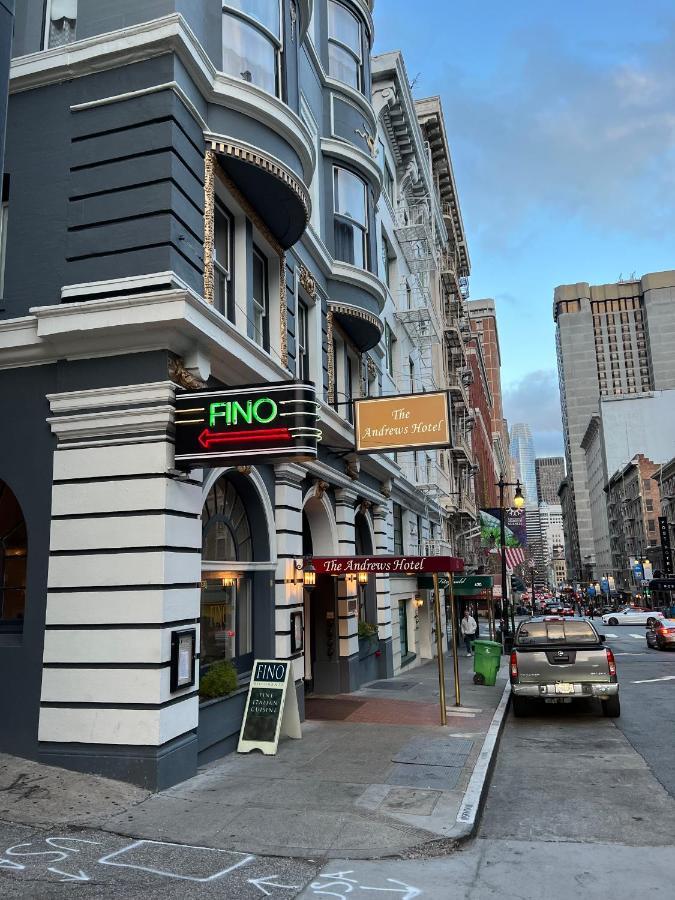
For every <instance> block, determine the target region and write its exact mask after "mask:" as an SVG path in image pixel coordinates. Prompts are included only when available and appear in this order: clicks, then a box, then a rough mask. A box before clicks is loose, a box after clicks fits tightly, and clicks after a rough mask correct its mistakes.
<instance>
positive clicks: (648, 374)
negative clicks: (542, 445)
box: [553, 271, 675, 580]
mask: <svg viewBox="0 0 675 900" xmlns="http://www.w3.org/2000/svg"><path fill="white" fill-rule="evenodd" d="M674 299H675V271H668V272H656V273H652V274H649V275H644V276H643V277H642V278H641V279H639V280H631V281H622V282H618V283H616V284H603V285H594V286H591V285H589V284H587V283H586V282H581V283H578V284H569V285H561V286H559V287H557V288H556V289H555V292H554V299H553V318H554V320H555V322H556V348H557V354H558V375H559V378H560V403H561V407H562V420H563V434H564V440H565V459H566V462H567V476H568V479H569V485H570V489H571V498H570V499H571V502H570V503H569V504H566V506H567V507H568V508H569V509H571V511H572V514H573V516H574V520H575V522H574V527H573V526H572V523H571V522H570V521H569V519H567V520H566V523H565V526H566V538H567V541H568V552H569V554H570V556H569V561H570V562H571V565H572V569H571V571H570V572H568V575H569V577H571V578H576V579H577V580H578V579H580V578H581V577H582V573H583V571H584V567H588V566H589V565H591V566H592V565H594V564H595V562H596V553H595V546H594V541H593V526H592V518H591V505H590V497H589V492H588V486H587V473H586V458H585V451H584V449H583V448H582V446H581V445H582V440H583V438H584V435H585V433H586V429H587V428H588V424H589V422H590V419H591V416H593V415H595V414H597V413H598V409H599V401H600V398H601V397H614V398H616V397H632V398H635V397H639V396H649V395H650V392H651V391H654V390H657V391H658V390H667V389H669V388H673V387H675V354H674V353H673V350H672V348H673V346H674V342H675V303H674ZM564 508H565V507H564ZM575 531H576V536H575V537H574V532H575ZM572 537H574V539H573V543H572V542H570V538H572Z"/></svg>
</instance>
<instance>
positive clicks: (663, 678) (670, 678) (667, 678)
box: [631, 675, 675, 684]
mask: <svg viewBox="0 0 675 900" xmlns="http://www.w3.org/2000/svg"><path fill="white" fill-rule="evenodd" d="M655 681H675V675H662V676H661V677H660V678H645V680H644V681H633V682H631V684H654V682H655Z"/></svg>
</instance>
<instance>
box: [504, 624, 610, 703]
mask: <svg viewBox="0 0 675 900" xmlns="http://www.w3.org/2000/svg"><path fill="white" fill-rule="evenodd" d="M604 640H605V636H604V635H602V634H599V633H598V632H597V631H596V629H595V628H594V626H593V624H592V623H591V622H589V621H587V620H585V619H559V618H553V617H541V616H538V617H537V618H534V619H529V620H528V621H525V622H521V624H520V625H519V626H518V630H517V631H516V635H515V639H514V644H513V651H512V653H511V658H510V663H509V674H510V678H511V699H512V702H513V714H514V715H515V716H522V715H524V714H525V713H526V712H527V709H528V705H529V704H530V703H533V702H534V701H538V702H541V701H542V700H543V701H544V702H545V703H570V702H571V701H572V700H588V699H591V698H594V697H595V698H597V699H599V700H600V701H601V702H602V711H603V714H604V715H605V716H610V717H612V718H616V717H617V716H619V715H620V714H621V705H620V702H619V682H618V678H617V671H616V662H615V660H614V654H613V653H612V651H611V650H610V649H609V648H608V647H604V646H603V644H604Z"/></svg>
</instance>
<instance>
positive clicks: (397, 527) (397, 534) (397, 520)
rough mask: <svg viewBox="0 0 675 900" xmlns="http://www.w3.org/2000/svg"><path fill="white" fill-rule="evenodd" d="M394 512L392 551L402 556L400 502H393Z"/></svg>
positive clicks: (401, 513)
mask: <svg viewBox="0 0 675 900" xmlns="http://www.w3.org/2000/svg"><path fill="white" fill-rule="evenodd" d="M393 512H394V553H395V554H396V555H398V556H403V509H402V508H401V504H400V503H394V504H393Z"/></svg>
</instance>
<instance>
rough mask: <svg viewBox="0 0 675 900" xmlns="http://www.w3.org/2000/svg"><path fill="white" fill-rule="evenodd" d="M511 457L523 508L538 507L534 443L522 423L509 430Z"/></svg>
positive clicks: (527, 429)
mask: <svg viewBox="0 0 675 900" xmlns="http://www.w3.org/2000/svg"><path fill="white" fill-rule="evenodd" d="M511 456H512V458H513V459H514V461H515V464H516V471H518V472H519V473H520V474H519V476H518V477H519V478H520V481H521V484H522V486H523V494H524V496H525V506H526V507H528V508H534V507H538V506H539V498H538V495H537V472H536V469H535V464H534V441H533V440H532V432H531V431H530V426H529V425H526V424H525V423H524V422H516V424H515V425H513V427H512V428H511Z"/></svg>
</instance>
